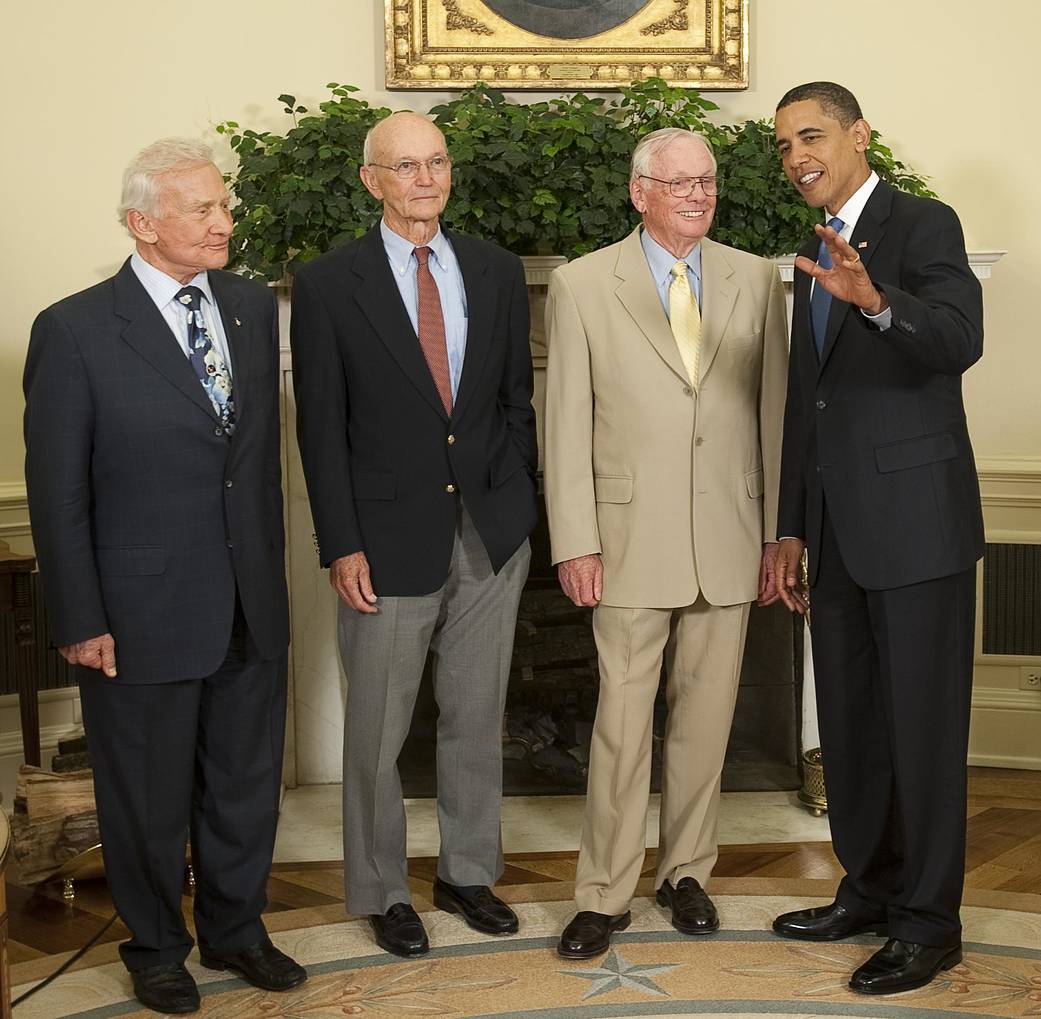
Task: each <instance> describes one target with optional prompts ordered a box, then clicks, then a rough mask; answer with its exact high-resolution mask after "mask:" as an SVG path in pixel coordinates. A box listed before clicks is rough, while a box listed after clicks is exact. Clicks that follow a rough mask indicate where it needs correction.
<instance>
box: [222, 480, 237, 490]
mask: <svg viewBox="0 0 1041 1019" xmlns="http://www.w3.org/2000/svg"><path fill="white" fill-rule="evenodd" d="M234 484H235V482H234V481H232V480H231V478H228V480H227V481H225V482H224V487H225V488H231V486H232V485H234Z"/></svg>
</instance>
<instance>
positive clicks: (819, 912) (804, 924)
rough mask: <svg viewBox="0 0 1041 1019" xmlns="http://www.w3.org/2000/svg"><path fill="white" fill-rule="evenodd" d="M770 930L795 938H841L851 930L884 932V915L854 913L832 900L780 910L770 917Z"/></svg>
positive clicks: (827, 939) (855, 932) (848, 934)
mask: <svg viewBox="0 0 1041 1019" xmlns="http://www.w3.org/2000/svg"><path fill="white" fill-rule="evenodd" d="M774 933H775V934H780V935H781V937H782V938H796V939H797V940H799V941H841V940H842V939H843V938H850V937H852V936H853V935H854V934H879V935H881V936H882V937H885V936H886V934H887V933H888V929H887V927H886V918H885V917H884V916H876V917H863V916H854V914H853V913H851V912H850V911H849V910H848V909H846V907H845V906H840V905H839V904H838V903H837V902H833V903H832V904H831V905H830V906H814V907H813V908H812V909H797V910H795V912H794V913H782V914H781V915H780V916H779V917H778V918H777V919H776V920H774Z"/></svg>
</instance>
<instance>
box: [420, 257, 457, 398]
mask: <svg viewBox="0 0 1041 1019" xmlns="http://www.w3.org/2000/svg"><path fill="white" fill-rule="evenodd" d="M429 258H430V249H429V248H426V247H424V248H416V261H418V262H419V268H418V269H417V270H416V289H417V291H418V293H419V346H420V347H421V348H422V350H423V357H425V358H426V362H427V367H428V368H429V369H430V375H431V377H432V378H433V380H434V385H435V386H437V392H438V395H439V396H440V397H441V402H442V403H443V404H444V406H445V413H446V414H447V415H448V416H449V417H451V416H452V378H451V375H450V374H449V371H448V345H447V344H446V343H445V319H444V316H443V315H442V314H441V295H440V294H439V293H438V292H437V283H436V282H434V277H433V276H432V275H431V274H430V266H429V265H427V261H428V260H429Z"/></svg>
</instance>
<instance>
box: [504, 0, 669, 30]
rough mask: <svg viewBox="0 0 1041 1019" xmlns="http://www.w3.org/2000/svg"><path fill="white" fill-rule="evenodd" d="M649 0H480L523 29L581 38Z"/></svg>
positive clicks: (623, 17) (616, 22)
mask: <svg viewBox="0 0 1041 1019" xmlns="http://www.w3.org/2000/svg"><path fill="white" fill-rule="evenodd" d="M650 4H651V0H484V5H485V6H486V7H488V8H490V9H491V10H493V11H494V12H495V13H496V14H498V15H499V17H500V18H505V19H506V20H507V21H508V22H510V23H511V24H513V25H516V26H517V27H518V28H523V29H524V30H525V31H526V32H534V33H535V34H536V35H545V36H549V37H551V38H555V39H583V38H585V37H586V36H590V35H599V34H600V33H601V32H607V31H609V30H610V29H612V28H617V27H618V26H619V25H621V24H622V23H623V22H626V21H628V20H629V19H630V18H631V17H632V16H633V15H634V14H637V13H638V12H639V11H641V10H643V8H645V7H649V6H650Z"/></svg>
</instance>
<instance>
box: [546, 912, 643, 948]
mask: <svg viewBox="0 0 1041 1019" xmlns="http://www.w3.org/2000/svg"><path fill="white" fill-rule="evenodd" d="M632 922H633V915H632V913H630V912H629V911H628V910H626V912H624V913H622V914H621V915H620V916H608V915H607V914H605V913H593V912H590V911H589V910H583V911H582V912H581V913H579V914H578V915H577V916H576V917H575V918H574V920H572V921H571V923H569V924H568V925H567V926H566V927H565V928H564V933H563V934H561V935H560V944H559V945H557V955H559V956H560V957H561V958H562V959H592V958H593V956H594V955H600V954H601V953H602V952H606V951H607V946H608V945H610V944H611V935H612V934H614V932H615V931H624V930H625V928H626V927H628V926H629V924H631V923H632Z"/></svg>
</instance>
